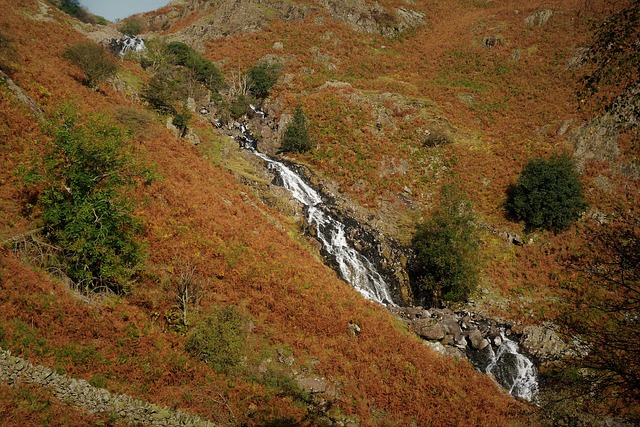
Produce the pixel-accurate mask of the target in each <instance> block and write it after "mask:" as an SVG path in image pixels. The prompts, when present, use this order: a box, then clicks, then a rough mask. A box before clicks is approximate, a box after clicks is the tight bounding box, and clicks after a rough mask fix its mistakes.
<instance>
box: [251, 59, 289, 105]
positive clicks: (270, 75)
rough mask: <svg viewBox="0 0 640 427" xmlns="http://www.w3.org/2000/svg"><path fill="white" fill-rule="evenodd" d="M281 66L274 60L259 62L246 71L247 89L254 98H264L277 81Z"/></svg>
mask: <svg viewBox="0 0 640 427" xmlns="http://www.w3.org/2000/svg"><path fill="white" fill-rule="evenodd" d="M281 72H282V67H281V66H280V64H277V63H274V62H261V63H259V64H258V65H256V66H254V67H253V68H251V69H250V70H249V71H248V72H247V76H248V78H249V90H250V92H251V93H252V94H253V95H254V96H255V97H256V98H262V99H264V98H266V97H267V96H269V91H270V90H271V88H272V87H273V85H274V84H275V83H276V82H277V81H278V78H279V77H280V73H281Z"/></svg>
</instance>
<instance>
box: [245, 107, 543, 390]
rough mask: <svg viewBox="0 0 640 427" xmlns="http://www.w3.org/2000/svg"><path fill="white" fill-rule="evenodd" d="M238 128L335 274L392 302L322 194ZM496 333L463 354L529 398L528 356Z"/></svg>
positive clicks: (532, 383) (533, 380)
mask: <svg viewBox="0 0 640 427" xmlns="http://www.w3.org/2000/svg"><path fill="white" fill-rule="evenodd" d="M257 111H259V110H257ZM262 115H264V113H262ZM238 129H239V130H240V132H241V135H239V136H237V137H236V140H237V141H238V143H239V144H240V146H241V147H242V148H244V149H247V150H249V151H251V152H252V153H253V154H255V155H256V156H257V157H259V158H260V159H262V160H264V162H265V163H266V164H267V167H268V168H269V169H271V170H272V171H273V172H275V174H276V175H277V177H278V182H279V185H281V186H283V187H285V188H287V189H288V190H289V191H290V192H291V195H292V196H293V197H294V198H295V199H296V200H298V201H299V202H300V203H302V204H303V205H304V206H305V212H306V221H307V223H308V224H309V225H311V226H313V227H314V228H315V231H316V233H315V234H316V236H315V237H316V238H317V239H318V241H319V242H320V243H321V244H322V251H323V255H324V256H326V257H327V258H329V259H330V260H331V261H332V262H334V263H335V266H336V270H337V271H338V273H339V274H340V276H341V277H342V278H343V279H344V280H345V281H346V282H348V283H349V284H351V285H352V286H353V287H354V288H355V289H356V290H357V291H358V292H360V293H361V294H362V295H363V296H364V297H365V298H367V299H370V300H373V301H376V302H378V303H381V304H386V305H391V306H396V304H394V303H393V300H392V299H391V295H390V293H389V288H388V285H387V283H386V282H385V280H384V279H383V277H382V276H381V275H380V273H379V272H378V271H377V270H376V268H375V266H374V265H373V263H372V262H371V261H370V260H369V259H367V257H366V256H364V255H363V254H361V253H360V252H359V251H357V250H356V249H355V248H354V247H353V246H352V245H351V244H350V243H349V242H348V240H347V237H346V236H347V233H346V231H345V229H346V227H345V225H344V224H343V223H342V222H340V221H339V220H337V219H336V218H334V217H333V216H332V215H331V214H330V212H329V209H328V208H327V206H326V205H325V202H324V200H323V198H322V195H321V194H320V193H318V192H317V191H316V190H315V189H314V188H313V187H312V186H310V185H309V184H307V183H306V182H305V180H304V179H303V178H302V176H301V175H300V174H298V173H296V172H295V171H294V170H293V169H292V168H291V167H289V166H287V165H286V164H285V163H283V162H281V161H278V160H276V159H274V158H272V157H270V156H268V155H266V154H264V153H260V152H259V151H258V150H257V140H256V138H255V137H254V136H253V135H252V134H251V132H250V131H249V130H248V128H247V126H246V125H245V124H241V125H239V127H238ZM500 337H501V340H500V345H495V346H493V345H487V346H486V347H485V348H484V349H483V350H482V351H475V350H471V349H468V351H467V355H468V356H469V358H470V359H471V360H472V362H473V364H474V366H475V367H476V369H478V370H480V371H481V372H485V373H487V374H490V375H492V376H493V377H494V378H495V379H496V381H497V382H498V383H499V384H500V385H501V386H502V387H504V388H505V389H507V390H508V391H509V393H511V394H512V395H513V396H515V397H518V398H522V399H525V400H528V401H532V400H535V399H536V398H537V395H538V381H537V372H536V369H535V366H534V365H533V362H531V360H529V359H528V358H527V357H526V356H524V355H522V354H520V353H519V352H518V344H517V343H516V342H514V341H512V340H510V339H509V338H507V337H506V336H505V335H504V331H501V332H500ZM496 344H497V342H496ZM494 347H495V350H494Z"/></svg>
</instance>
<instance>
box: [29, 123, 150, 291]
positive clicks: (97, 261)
mask: <svg viewBox="0 0 640 427" xmlns="http://www.w3.org/2000/svg"><path fill="white" fill-rule="evenodd" d="M143 172H144V171H143V170H142V169H141V168H140V167H138V166H136V165H135V164H134V163H133V161H132V160H131V156H130V155H129V154H128V153H127V151H126V147H125V145H124V142H123V135H122V132H121V130H120V129H119V128H116V127H113V126H110V125H107V124H106V123H105V122H104V121H103V120H101V119H100V118H94V119H92V120H90V121H89V123H87V124H85V125H83V124H80V123H79V122H78V119H77V117H76V116H75V115H73V114H66V115H64V116H63V117H62V119H61V121H60V123H57V124H55V125H54V127H53V142H52V143H51V145H50V146H49V147H48V148H47V151H46V154H45V155H44V157H43V161H42V166H41V168H40V169H33V170H32V171H31V172H30V173H29V174H28V175H27V178H28V181H29V182H31V183H34V184H39V185H40V186H41V187H40V188H41V192H40V194H39V196H38V201H37V203H38V205H39V206H40V207H41V209H42V222H43V230H44V236H45V237H46V238H47V239H48V241H49V242H50V244H52V245H54V246H56V247H59V248H60V252H61V253H62V261H63V264H64V265H65V266H66V267H65V268H66V271H65V273H66V275H67V276H68V277H69V278H71V279H72V280H73V281H74V282H75V284H76V285H77V286H78V287H79V288H81V289H85V290H99V289H110V290H112V291H115V292H123V291H126V290H127V288H128V282H129V280H130V278H131V277H132V276H133V274H135V273H136V271H137V270H138V269H139V268H140V264H141V261H142V259H143V252H142V250H141V247H140V245H139V244H138V243H137V242H136V240H135V237H136V235H137V234H138V232H139V231H140V223H139V222H138V221H137V220H136V219H135V218H134V217H133V214H132V212H133V205H132V203H131V201H130V199H129V198H127V197H126V196H127V191H126V190H127V188H130V186H132V185H133V184H134V180H135V178H136V177H138V176H141V175H142V174H143Z"/></svg>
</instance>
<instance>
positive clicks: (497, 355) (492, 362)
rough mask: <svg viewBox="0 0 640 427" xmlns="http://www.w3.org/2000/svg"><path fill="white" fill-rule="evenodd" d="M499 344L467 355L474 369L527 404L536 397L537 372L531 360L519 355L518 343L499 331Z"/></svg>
mask: <svg viewBox="0 0 640 427" xmlns="http://www.w3.org/2000/svg"><path fill="white" fill-rule="evenodd" d="M500 338H501V344H500V345H499V346H497V348H496V349H495V350H494V348H493V346H491V345H488V346H487V347H486V348H484V349H483V350H482V351H480V352H478V354H476V355H472V354H469V353H467V354H468V355H469V356H470V358H471V360H472V362H473V364H474V366H475V367H476V369H478V370H479V371H481V372H485V373H487V374H490V375H492V376H493V378H495V380H496V381H497V382H498V383H499V384H500V385H501V386H502V387H504V388H505V389H506V390H508V391H509V393H510V394H511V395H512V396H515V397H519V398H521V399H524V400H527V401H529V402H531V401H533V400H535V399H536V398H537V396H538V378H537V370H536V368H535V366H534V364H533V362H532V361H531V360H529V358H527V357H526V356H524V355H523V354H520V353H519V348H518V343H516V342H515V341H512V340H510V339H509V338H507V337H506V336H505V335H504V332H503V331H500Z"/></svg>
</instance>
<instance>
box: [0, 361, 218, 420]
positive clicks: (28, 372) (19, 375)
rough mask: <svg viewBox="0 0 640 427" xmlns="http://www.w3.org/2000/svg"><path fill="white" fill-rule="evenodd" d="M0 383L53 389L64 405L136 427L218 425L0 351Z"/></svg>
mask: <svg viewBox="0 0 640 427" xmlns="http://www.w3.org/2000/svg"><path fill="white" fill-rule="evenodd" d="M0 382H5V383H8V384H10V385H14V384H16V383H18V382H25V383H30V384H37V385H40V386H43V387H50V388H51V389H52V390H53V394H54V396H55V397H57V398H58V399H60V400H62V401H63V402H65V403H67V404H70V405H74V406H79V407H83V408H85V409H87V410H88V411H90V412H92V413H95V414H112V415H117V416H119V417H120V418H121V419H123V420H126V421H128V422H130V423H132V424H137V425H139V424H145V425H151V426H163V427H164V426H179V427H205V426H206V427H214V426H215V424H213V423H211V422H209V421H207V420H204V419H202V418H200V417H198V416H195V415H191V414H187V413H185V412H181V411H178V410H172V409H168V408H162V407H159V406H157V405H154V404H153V403H149V402H146V401H143V400H140V399H135V398H133V397H131V396H127V395H124V394H118V395H115V394H112V393H110V392H109V391H108V390H105V389H103V388H98V387H94V386H92V385H91V384H89V383H88V382H87V381H85V380H76V379H74V378H70V377H68V376H66V375H61V374H58V373H57V372H56V371H54V370H53V369H51V368H48V367H46V366H42V365H36V366H34V365H32V364H31V363H29V362H28V361H27V360H25V359H22V358H20V357H15V356H12V355H11V352H9V351H6V350H4V349H0Z"/></svg>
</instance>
